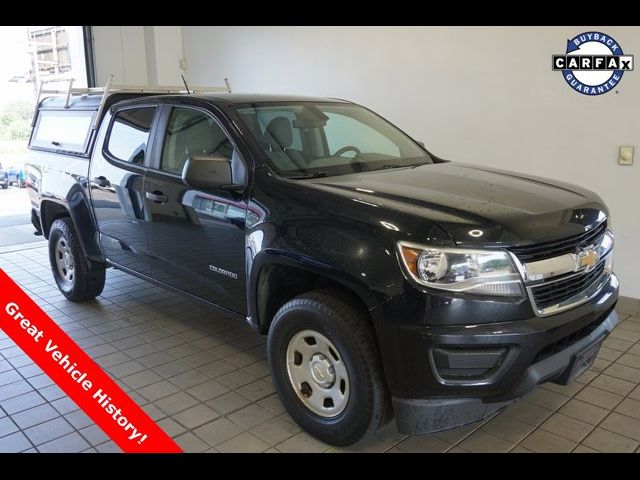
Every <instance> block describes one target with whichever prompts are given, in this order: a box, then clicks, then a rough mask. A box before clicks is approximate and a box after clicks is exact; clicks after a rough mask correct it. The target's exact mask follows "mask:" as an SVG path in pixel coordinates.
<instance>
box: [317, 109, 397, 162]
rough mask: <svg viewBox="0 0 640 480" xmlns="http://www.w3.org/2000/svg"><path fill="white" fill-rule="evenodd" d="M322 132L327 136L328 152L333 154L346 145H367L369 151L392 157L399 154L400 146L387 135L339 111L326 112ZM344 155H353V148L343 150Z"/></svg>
mask: <svg viewBox="0 0 640 480" xmlns="http://www.w3.org/2000/svg"><path fill="white" fill-rule="evenodd" d="M326 115H327V117H328V120H327V124H326V125H325V126H324V134H325V136H326V137H327V144H328V147H329V153H331V154H335V153H336V152H338V151H339V150H340V149H341V148H343V147H346V146H348V145H354V146H355V145H367V147H368V149H369V150H370V151H371V152H376V153H381V154H383V155H389V156H392V157H399V156H400V148H399V147H398V146H397V145H396V144H395V143H393V142H392V141H391V140H390V139H389V138H388V137H385V136H384V135H383V134H382V133H380V132H378V131H376V130H374V129H373V128H371V127H370V126H369V125H367V124H366V123H362V122H361V121H359V120H356V119H355V118H353V117H350V116H348V115H343V114H341V113H327V114H326ZM345 156H350V157H355V156H356V152H355V150H349V151H347V152H345Z"/></svg>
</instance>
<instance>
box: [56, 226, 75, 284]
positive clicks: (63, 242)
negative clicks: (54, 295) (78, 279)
mask: <svg viewBox="0 0 640 480" xmlns="http://www.w3.org/2000/svg"><path fill="white" fill-rule="evenodd" d="M55 256H56V267H57V269H58V273H59V274H60V280H62V283H64V284H65V286H68V287H72V286H73V282H74V280H75V264H74V262H73V254H72V253H71V247H69V242H68V241H67V239H66V238H64V237H60V238H59V239H58V241H57V242H56V249H55Z"/></svg>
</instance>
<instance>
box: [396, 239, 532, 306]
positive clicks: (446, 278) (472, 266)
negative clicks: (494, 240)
mask: <svg viewBox="0 0 640 480" xmlns="http://www.w3.org/2000/svg"><path fill="white" fill-rule="evenodd" d="M398 250H399V252H400V258H401V259H402V262H403V264H404V266H405V268H406V270H407V271H408V272H409V274H410V275H411V277H412V278H413V279H414V280H415V281H416V282H418V283H420V284H422V285H426V286H428V287H432V288H438V289H441V290H449V291H451V292H461V293H474V294H484V295H506V296H520V295H524V290H523V287H522V280H521V277H520V274H519V273H518V272H517V270H516V268H515V266H514V265H513V262H512V261H511V258H510V257H509V254H508V253H507V252H505V251H502V250H471V249H465V248H433V247H427V246H423V245H416V244H413V243H405V242H400V243H399V244H398Z"/></svg>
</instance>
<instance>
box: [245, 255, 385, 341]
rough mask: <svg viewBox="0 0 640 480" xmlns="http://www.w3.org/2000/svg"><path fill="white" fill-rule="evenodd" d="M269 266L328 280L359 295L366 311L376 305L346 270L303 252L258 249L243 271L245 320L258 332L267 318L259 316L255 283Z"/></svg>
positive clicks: (375, 298)
mask: <svg viewBox="0 0 640 480" xmlns="http://www.w3.org/2000/svg"><path fill="white" fill-rule="evenodd" d="M270 265H283V266H288V267H293V268H297V269H299V270H303V271H306V272H309V273H311V274H315V275H319V276H322V277H326V278H327V279H329V280H331V281H332V282H334V283H337V284H339V285H342V286H344V287H345V288H347V289H349V290H350V291H352V292H353V293H354V294H355V295H357V296H358V297H359V299H360V300H361V301H362V303H363V304H364V305H365V306H366V308H367V310H369V311H371V310H373V309H374V308H375V307H376V306H378V305H379V304H380V300H379V299H378V298H377V297H376V295H375V294H374V293H373V292H372V291H371V289H370V288H368V287H367V286H366V285H365V284H364V283H363V282H362V281H361V280H360V279H358V278H356V277H354V276H352V275H349V274H348V273H347V272H344V271H343V270H341V269H339V268H336V267H335V266H332V265H330V264H327V263H325V262H322V261H318V260H316V259H314V258H312V257H308V256H305V255H299V254H292V253H291V252H287V251H282V250H276V249H265V250H262V251H261V252H259V253H258V254H257V255H256V256H255V257H254V258H253V259H252V260H251V262H250V263H248V270H249V271H248V272H247V278H248V288H247V307H248V308H247V317H248V319H249V321H250V322H251V323H253V324H254V325H255V326H257V327H258V328H259V329H260V330H261V331H264V330H263V328H262V327H263V325H265V323H266V322H268V320H267V319H261V318H260V313H259V312H260V308H259V298H258V292H259V288H258V285H259V283H258V282H259V281H260V275H261V274H262V272H263V271H264V269H265V267H268V266H270Z"/></svg>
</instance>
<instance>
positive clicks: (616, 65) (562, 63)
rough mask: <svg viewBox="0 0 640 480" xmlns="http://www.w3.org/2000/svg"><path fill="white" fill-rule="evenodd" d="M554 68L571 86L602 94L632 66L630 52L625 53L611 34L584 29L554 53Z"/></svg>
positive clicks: (579, 89) (615, 83)
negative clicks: (563, 49)
mask: <svg viewBox="0 0 640 480" xmlns="http://www.w3.org/2000/svg"><path fill="white" fill-rule="evenodd" d="M553 69H554V70H560V71H562V76H563V77H564V79H565V81H566V82H567V83H568V84H569V86H570V87H571V88H573V89H574V90H575V91H577V92H580V93H582V94H583V95H602V94H603V93H607V92H610V91H611V90H614V89H615V87H616V85H618V83H620V80H622V74H623V73H624V72H626V71H631V70H633V55H625V54H624V53H623V52H622V47H620V44H619V43H618V42H616V41H615V40H614V39H613V37H611V36H610V35H607V34H606V33H602V32H584V33H581V34H579V35H576V36H575V37H573V38H571V39H569V40H567V51H566V52H565V54H564V55H554V56H553Z"/></svg>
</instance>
